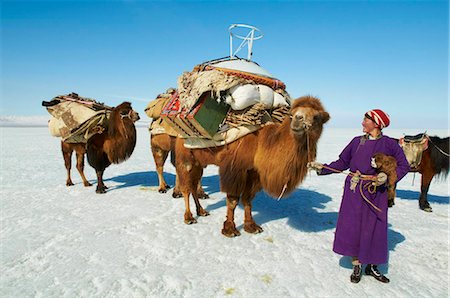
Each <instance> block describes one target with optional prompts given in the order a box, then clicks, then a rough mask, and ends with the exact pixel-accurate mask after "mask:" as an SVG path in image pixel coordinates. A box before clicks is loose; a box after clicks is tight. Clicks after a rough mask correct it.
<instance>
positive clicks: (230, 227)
mask: <svg viewBox="0 0 450 298" xmlns="http://www.w3.org/2000/svg"><path fill="white" fill-rule="evenodd" d="M238 204H239V196H232V195H229V194H227V219H226V220H225V222H224V223H223V229H222V234H223V235H225V236H227V237H230V238H231V237H236V236H239V235H241V233H240V232H239V231H238V230H237V229H236V224H235V223H234V210H235V209H236V207H237V205H238Z"/></svg>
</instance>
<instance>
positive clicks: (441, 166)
mask: <svg viewBox="0 0 450 298" xmlns="http://www.w3.org/2000/svg"><path fill="white" fill-rule="evenodd" d="M429 138H430V141H431V144H429V145H428V146H429V148H430V149H431V152H430V155H431V162H432V165H433V168H434V170H435V176H436V178H439V179H442V180H443V179H445V178H447V175H448V172H449V161H450V159H449V156H448V154H449V151H448V150H449V138H448V137H447V138H443V139H441V138H439V137H436V136H434V137H429Z"/></svg>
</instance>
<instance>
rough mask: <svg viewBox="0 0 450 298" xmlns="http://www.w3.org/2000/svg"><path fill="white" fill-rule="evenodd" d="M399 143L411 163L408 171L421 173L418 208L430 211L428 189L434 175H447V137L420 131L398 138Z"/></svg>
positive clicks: (440, 176) (439, 176) (443, 177)
mask: <svg viewBox="0 0 450 298" xmlns="http://www.w3.org/2000/svg"><path fill="white" fill-rule="evenodd" d="M399 144H400V146H401V147H402V148H403V151H404V152H405V155H406V158H407V159H408V162H409V164H410V165H411V170H410V172H413V173H417V172H418V173H420V174H422V179H421V186H420V198H419V208H420V209H421V210H423V211H426V212H432V208H431V206H430V203H429V202H428V200H427V196H428V190H429V188H430V184H431V180H433V177H434V176H437V177H438V178H442V179H445V178H446V177H447V175H448V172H449V138H448V137H447V138H440V137H437V136H432V137H431V136H428V135H427V134H426V133H421V134H418V135H415V136H405V137H404V138H401V139H400V140H399ZM420 155H421V156H420Z"/></svg>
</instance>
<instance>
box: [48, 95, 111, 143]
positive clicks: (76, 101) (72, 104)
mask: <svg viewBox="0 0 450 298" xmlns="http://www.w3.org/2000/svg"><path fill="white" fill-rule="evenodd" d="M42 105H43V106H44V107H46V109H47V111H48V112H49V113H50V115H51V116H52V117H51V118H50V120H49V122H48V126H49V130H50V134H51V135H52V136H55V137H61V138H62V140H63V141H64V142H67V143H86V142H87V140H88V139H89V138H90V137H91V136H92V135H94V134H96V133H98V132H99V131H102V130H103V129H104V127H105V126H106V125H107V124H106V123H107V120H108V117H109V113H110V107H108V106H105V105H104V104H102V103H99V102H97V101H95V100H93V99H90V98H85V97H80V96H78V94H76V93H71V94H68V95H59V96H56V97H54V98H53V99H52V100H51V101H49V102H46V101H43V102H42Z"/></svg>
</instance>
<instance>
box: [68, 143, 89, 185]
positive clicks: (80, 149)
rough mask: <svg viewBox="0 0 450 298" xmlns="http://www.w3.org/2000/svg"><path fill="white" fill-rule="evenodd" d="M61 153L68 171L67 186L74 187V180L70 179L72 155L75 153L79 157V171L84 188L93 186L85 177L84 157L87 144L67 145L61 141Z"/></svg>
mask: <svg viewBox="0 0 450 298" xmlns="http://www.w3.org/2000/svg"><path fill="white" fill-rule="evenodd" d="M61 151H62V154H63V157H64V165H65V166H66V170H67V180H66V185H67V186H71V185H73V182H72V179H71V177H70V169H71V168H72V153H73V151H75V154H76V157H77V170H78V173H80V176H81V179H83V184H84V186H92V184H91V183H89V181H87V179H86V177H85V176H84V155H85V154H86V144H85V143H66V142H64V141H61Z"/></svg>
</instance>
